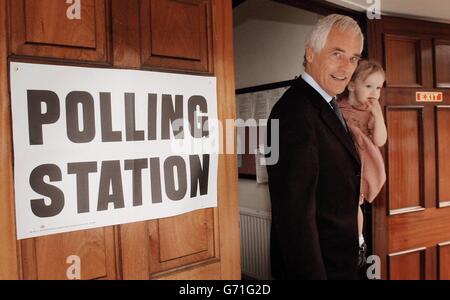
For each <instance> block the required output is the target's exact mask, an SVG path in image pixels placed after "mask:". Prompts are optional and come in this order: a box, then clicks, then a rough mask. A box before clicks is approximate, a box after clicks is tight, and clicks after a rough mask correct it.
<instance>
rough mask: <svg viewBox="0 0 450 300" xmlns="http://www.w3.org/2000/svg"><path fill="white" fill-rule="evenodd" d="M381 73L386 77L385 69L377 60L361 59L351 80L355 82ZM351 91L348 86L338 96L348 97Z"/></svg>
mask: <svg viewBox="0 0 450 300" xmlns="http://www.w3.org/2000/svg"><path fill="white" fill-rule="evenodd" d="M375 73H381V75H383V77H384V78H386V73H385V72H384V70H383V67H382V66H381V65H380V64H379V63H378V62H377V61H375V60H361V61H360V62H359V64H358V67H357V68H356V70H355V72H354V73H353V76H352V79H350V82H352V81H353V82H355V81H356V80H366V79H367V77H369V76H370V75H372V74H375ZM348 94H349V91H348V88H347V87H346V88H345V90H344V92H342V94H340V95H339V97H338V98H340V99H342V98H346V97H348Z"/></svg>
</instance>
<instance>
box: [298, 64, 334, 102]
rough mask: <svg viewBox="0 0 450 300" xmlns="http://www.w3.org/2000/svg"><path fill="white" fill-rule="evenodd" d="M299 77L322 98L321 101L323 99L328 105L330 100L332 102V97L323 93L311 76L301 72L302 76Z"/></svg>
mask: <svg viewBox="0 0 450 300" xmlns="http://www.w3.org/2000/svg"><path fill="white" fill-rule="evenodd" d="M301 77H302V78H303V80H304V81H306V82H307V83H308V84H309V85H310V86H311V87H312V88H313V89H315V90H316V91H317V92H318V93H319V94H320V95H321V96H322V97H323V99H325V100H326V101H327V102H328V104H330V102H331V100H333V97H332V96H330V95H328V93H327V92H325V91H324V90H323V89H322V88H321V87H320V85H319V84H318V83H317V82H316V81H315V80H314V78H312V77H311V75H309V74H308V73H306V72H303V74H302V75H301Z"/></svg>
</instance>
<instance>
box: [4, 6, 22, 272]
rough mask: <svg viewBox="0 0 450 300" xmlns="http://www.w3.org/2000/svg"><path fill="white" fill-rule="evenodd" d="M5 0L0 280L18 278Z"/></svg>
mask: <svg viewBox="0 0 450 300" xmlns="http://www.w3.org/2000/svg"><path fill="white" fill-rule="evenodd" d="M6 8H7V7H6V0H0V161H1V162H2V166H1V168H0V182H1V184H0V280H4V279H18V278H19V268H18V266H19V263H18V255H17V251H18V249H17V244H16V228H15V213H14V186H13V162H12V160H13V157H12V148H13V147H12V131H11V103H10V100H9V93H8V80H7V78H8V77H9V76H8V60H7V57H8V33H7V28H8V27H7V10H6Z"/></svg>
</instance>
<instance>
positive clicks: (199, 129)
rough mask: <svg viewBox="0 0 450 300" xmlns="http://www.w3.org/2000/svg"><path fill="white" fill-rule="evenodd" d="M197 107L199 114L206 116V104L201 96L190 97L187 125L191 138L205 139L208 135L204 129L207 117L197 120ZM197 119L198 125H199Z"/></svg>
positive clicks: (207, 131)
mask: <svg viewBox="0 0 450 300" xmlns="http://www.w3.org/2000/svg"><path fill="white" fill-rule="evenodd" d="M197 107H198V108H199V110H200V113H202V114H206V113H208V103H207V102H206V99H205V98H204V97H202V96H192V97H191V98H189V101H188V116H189V124H190V128H191V135H192V137H193V138H202V137H207V136H208V135H209V130H208V129H206V125H205V124H207V122H208V117H207V116H202V117H200V118H199V116H198V115H197ZM199 119H200V120H201V121H200V124H199V122H198V121H199Z"/></svg>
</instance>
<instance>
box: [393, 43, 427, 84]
mask: <svg viewBox="0 0 450 300" xmlns="http://www.w3.org/2000/svg"><path fill="white" fill-rule="evenodd" d="M384 43H385V45H386V46H385V49H386V84H387V86H392V87H393V86H397V87H400V86H404V87H406V86H420V85H422V80H421V76H420V75H421V74H420V73H421V70H420V65H421V64H420V54H421V44H420V39H415V38H409V37H405V36H398V35H386V36H385V38H384Z"/></svg>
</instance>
